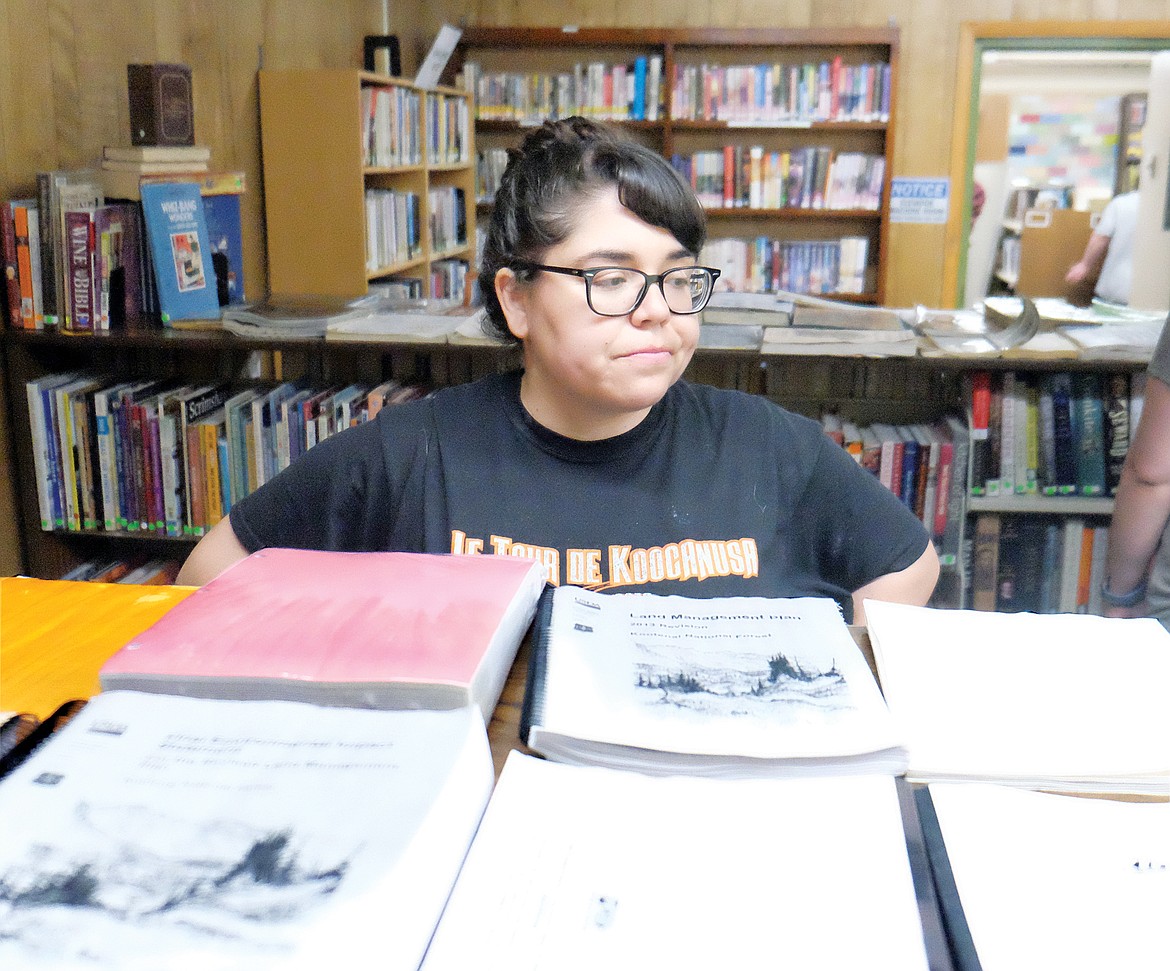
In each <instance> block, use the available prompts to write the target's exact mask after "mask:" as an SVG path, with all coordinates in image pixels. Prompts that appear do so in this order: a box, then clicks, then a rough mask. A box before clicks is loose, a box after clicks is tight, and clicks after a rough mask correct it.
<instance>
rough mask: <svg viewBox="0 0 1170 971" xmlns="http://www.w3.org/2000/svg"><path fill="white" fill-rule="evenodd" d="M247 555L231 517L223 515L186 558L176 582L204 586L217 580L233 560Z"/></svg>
mask: <svg viewBox="0 0 1170 971" xmlns="http://www.w3.org/2000/svg"><path fill="white" fill-rule="evenodd" d="M247 555H248V551H247V550H246V549H244V546H243V544H242V543H241V542H240V541H239V539H237V538H236V531H235V530H234V529H232V521H231V518H230V516H224V517H223V519H221V520H220V521H219V522H218V523H216V524H215V525H214V526H212V527H211V531H210V532H209V533H208V534H207V535H206V536H204V537H203V539H201V540H200V541H199V542H198V543H197V544H196V546H195V549H193V550H192V551H191V555H190V556H188V557H187V561H186V562H185V563H184V564H183V567H182V569H181V570H179V575H178V577H176V578H175V583H181V584H187V585H190V586H196V587H201V586H203V584H205V583H207V582H208V581H209V580H213V579H215V578H216V577H217V576H219V575H220V574H221V573H223V571H224V570H226V569H227V568H228V567H229V566H231V565H232V564H233V563H235V562H237V561H238V560H242V559H243V558H244V557H245V556H247Z"/></svg>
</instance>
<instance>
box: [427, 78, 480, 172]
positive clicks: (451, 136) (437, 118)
mask: <svg viewBox="0 0 1170 971" xmlns="http://www.w3.org/2000/svg"><path fill="white" fill-rule="evenodd" d="M425 111H426V119H425V121H426V138H427V162H428V163H429V164H431V165H463V164H465V163H467V162H468V161H469V160H470V159H469V152H468V149H469V147H470V145H471V137H470V131H471V111H470V109H469V107H468V104H467V99H466V98H460V97H457V96H455V95H449V94H440V93H438V92H428V94H427V97H426V109H425Z"/></svg>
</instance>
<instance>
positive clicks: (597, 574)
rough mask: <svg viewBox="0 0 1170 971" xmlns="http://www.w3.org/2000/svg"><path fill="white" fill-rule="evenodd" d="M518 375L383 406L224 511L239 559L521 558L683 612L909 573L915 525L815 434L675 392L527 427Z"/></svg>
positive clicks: (824, 591)
mask: <svg viewBox="0 0 1170 971" xmlns="http://www.w3.org/2000/svg"><path fill="white" fill-rule="evenodd" d="M519 388H520V384H519V375H518V374H511V375H502V376H493V377H490V378H485V379H482V380H480V381H476V382H472V383H470V384H463V385H457V386H455V387H451V388H446V389H443V390H441V391H439V392H437V393H435V394H434V395H432V396H431V397H429V398H427V399H424V400H422V401H415V402H410V403H407V404H403V405H396V406H393V407H388V408H383V409H382V411H380V412H379V414H378V416H377V418H376V419H375V420H374V421H372V422H369V423H367V424H365V425H361V426H358V427H356V428H351V429H348V430H346V431H343V432H341V433H339V434H337V435H334V436H332V437H331V438H328V439H326V440H325V441H324V442H322V443H320V444H319V445H317V446H315V447H314V448H312V449H311V450H310V451H309V452H307V453H306V454H305V455H304V456H303V457H302V458H301V459H299V460H298V461H297V462H296V463H294V464H293V465H292V466H291V467H290V468H288V469H286V470H285V471H284V472H282V473H281V474H280V475H278V476H277V477H276V478H275V479H273V480H272V481H271V482H269V483H267V484H266V485H265V486H263V487H262V488H260V489H259V490H257V491H256V492H254V493H253V494H252V495H250V496H248V497H247V498H245V499H243V500H242V501H240V502H239V503H237V504H236V505H235V506H233V507H232V510H231V521H232V526H233V528H234V529H235V532H236V535H237V536H238V537H239V539H240V542H241V543H243V545H244V546H245V548H247V549H248V550H256V549H260V548H262V547H266V546H288V547H303V548H315V549H331V550H349V551H362V550H405V551H412V552H427V553H448V552H455V553H475V552H484V553H504V554H510V555H521V556H533V557H536V558H538V559H540V560H541V561H542V562H544V563H545V564H546V566H547V567H548V568H549V575H550V577H551V578H552V580H553V582H555V583H573V584H578V585H581V586H588V587H592V588H594V589H602V590H611V591H630V590H641V591H644V592H649V593H677V594H683V595H686V596H692V597H717V596H768V597H796V596H828V597H833V598H835V599H836V600H837V601H838V602H840V603H841V604H842V605H843V606H844V607H845V610H846V616H847V617H848V616H850V615H851V604H850V601H849V594H850V593H851V592H852V591H854V590H856V589H857V588H858V587H861V586H863V585H864V584H866V583H868V582H869V581H870V580H873V579H875V578H876V577H878V576H881V575H883V574H886V573H891V572H895V571H898V570H902V569H904V568H906V567H907V566H910V565H911V564H912V563H913V562H914V561H915V560H917V559H918V557H919V556H921V555H922V552H923V551H924V550H925V548H926V544H927V536H926V533H925V531H924V529H923V527H922V525H921V523H919V521H918V520H917V519H916V518H915V516H914V515H913V513H912V512H911V511H910V510H909V509H908V508H907V507H906V506H905V505H903V504H902V503H901V502H900V501H899V500H898V499H897V498H896V497H895V496H894V495H893V494H891V493H890V492H889V490H887V489H885V488H884V487H883V486H882V485H881V484H880V483H879V482H878V481H877V480H876V479H875V478H874V477H873V476H872V475H871V474H870V473H869V472H867V471H865V470H863V469H862V468H861V467H860V466H858V464H857V463H856V462H855V461H854V460H853V459H852V458H851V457H850V456H849V455H847V454H846V452H845V451H844V450H843V449H842V448H840V447H839V446H838V445H836V444H835V443H834V442H832V441H831V440H830V439H829V438H827V437H826V436H825V435H824V434H823V433H822V431H821V429H820V426H819V425H818V424H817V423H816V422H813V421H810V420H809V419H807V418H804V417H801V416H799V415H794V414H792V413H790V412H787V411H785V410H784V409H782V408H780V407H778V406H777V405H775V404H773V403H772V402H770V401H768V400H767V399H765V398H763V397H760V396H758V395H749V394H745V393H742V392H737V391H726V390H719V389H715V388H710V387H706V386H703V385H694V384H689V383H687V382H685V381H680V382H678V383H676V384H675V385H674V386H673V387H672V388H671V389H670V391H669V392H668V393H667V394H666V396H665V397H664V398H663V399H662V401H660V402H659V403H658V404H657V405H655V406H654V408H653V409H652V410H651V412H650V414H649V415H648V416H647V417H646V419H645V420H644V421H642V423H641V424H640V425H638V427H637V428H634V429H632V430H631V431H629V432H627V433H626V434H624V435H621V436H618V437H617V438H612V439H607V440H604V441H600V442H580V441H576V440H573V439H568V438H564V437H563V436H560V435H557V434H555V433H554V432H551V431H549V430H548V429H546V428H543V427H541V426H540V425H538V424H537V423H536V422H535V421H533V420H532V418H531V417H530V416H529V415H528V413H527V412H526V411H525V410H524V408H523V406H522V405H521V403H520V392H519Z"/></svg>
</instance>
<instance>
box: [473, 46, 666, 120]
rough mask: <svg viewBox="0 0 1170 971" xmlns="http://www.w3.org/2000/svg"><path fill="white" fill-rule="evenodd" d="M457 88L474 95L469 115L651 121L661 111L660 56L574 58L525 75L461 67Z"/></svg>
mask: <svg viewBox="0 0 1170 971" xmlns="http://www.w3.org/2000/svg"><path fill="white" fill-rule="evenodd" d="M463 86H464V88H465V89H466V90H467V91H470V92H471V93H472V94H474V95H475V116H476V118H477V119H481V120H490V121H500V120H503V121H515V122H519V123H521V124H539V123H540V122H542V121H544V120H545V119H546V118H568V117H570V116H572V115H582V116H584V117H586V118H596V119H598V120H604V121H657V120H658V119H659V118H660V117H661V115H662V94H663V90H662V57H661V56H660V55H657V54H655V55H651V56H646V57H636V58H635V59H634V60H633V61H632V62H630V63H624V62H619V63H615V64H608V63H605V62H602V61H591V62H587V63H586V62H578V63H576V64H574V65H573V69H572V70H571V71H562V72H557V73H531V72H516V71H485V70H483V67H482V65H480V64H479V63H478V62H468V63H467V64H465V65H464V67H463Z"/></svg>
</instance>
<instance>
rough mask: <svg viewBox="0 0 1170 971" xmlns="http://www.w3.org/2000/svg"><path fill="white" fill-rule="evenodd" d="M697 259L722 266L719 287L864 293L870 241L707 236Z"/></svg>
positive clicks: (848, 237)
mask: <svg viewBox="0 0 1170 971" xmlns="http://www.w3.org/2000/svg"><path fill="white" fill-rule="evenodd" d="M699 262H701V263H703V264H705V265H706V266H713V267H718V268H719V270H720V271H721V275H720V277H719V286H720V288H721V289H728V290H735V291H739V292H751V293H773V292H775V291H778V290H786V291H788V292H790V293H808V294H832V293H864V292H866V281H867V278H868V275H869V274H868V266H869V240H868V239H867V238H866V237H864V236H843V237H841V238H840V239H830V240H808V241H802V240H783V239H773V238H771V237H768V236H757V237H755V238H754V239H741V238H737V237H723V238H714V239H708V240H707V243H706V244H705V245H704V247H703V251H702V253H700V255H699Z"/></svg>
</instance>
